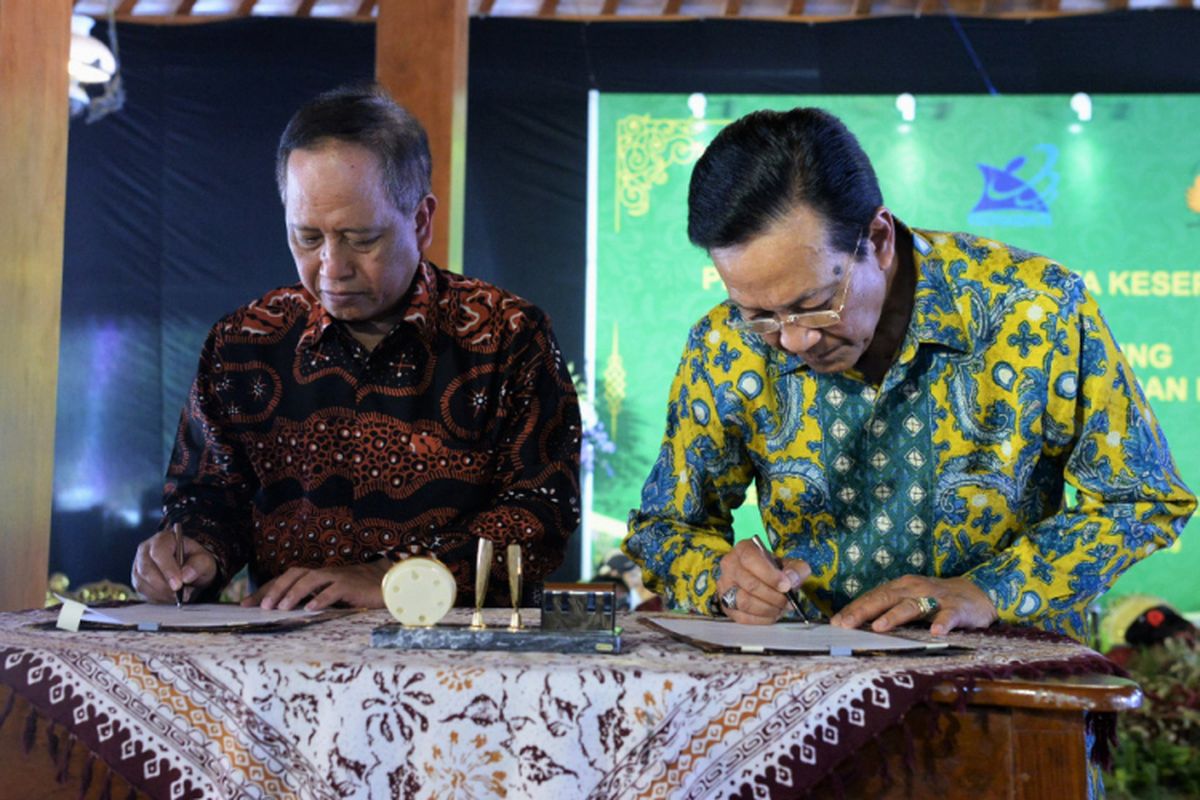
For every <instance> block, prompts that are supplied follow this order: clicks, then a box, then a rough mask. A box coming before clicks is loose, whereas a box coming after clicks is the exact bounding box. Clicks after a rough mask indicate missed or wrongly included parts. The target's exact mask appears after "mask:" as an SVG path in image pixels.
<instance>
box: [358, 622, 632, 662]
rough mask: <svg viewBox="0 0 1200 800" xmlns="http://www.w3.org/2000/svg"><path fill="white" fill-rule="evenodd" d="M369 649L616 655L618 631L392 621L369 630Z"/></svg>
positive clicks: (618, 650)
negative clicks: (413, 624)
mask: <svg viewBox="0 0 1200 800" xmlns="http://www.w3.org/2000/svg"><path fill="white" fill-rule="evenodd" d="M371 646H372V647H399V648H403V649H405V650H510V651H520V652H539V653H604V654H609V653H620V652H621V629H620V628H617V629H615V630H611V631H544V630H542V629H541V628H523V629H521V630H519V631H510V630H509V629H508V628H505V627H501V626H497V627H494V628H484V629H483V630H478V631H476V630H471V628H469V627H468V626H466V625H454V624H443V625H436V626H434V627H432V628H406V627H404V626H403V625H401V624H399V623H396V622H393V623H389V624H387V625H380V626H379V627H377V628H375V629H374V630H372V631H371Z"/></svg>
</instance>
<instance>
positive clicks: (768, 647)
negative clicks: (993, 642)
mask: <svg viewBox="0 0 1200 800" xmlns="http://www.w3.org/2000/svg"><path fill="white" fill-rule="evenodd" d="M649 622H650V624H651V625H654V626H655V627H658V628H661V629H663V630H665V631H667V632H668V633H671V634H674V635H676V636H678V637H681V638H683V639H686V640H688V641H689V642H691V643H694V644H696V645H698V646H700V647H705V646H707V647H710V648H713V649H720V650H734V651H740V652H743V653H767V652H771V653H814V654H822V655H835V656H838V655H852V654H854V653H863V652H873V653H877V652H900V651H906V650H907V651H912V650H944V649H946V648H947V647H949V644H947V643H946V642H921V641H917V640H914V639H905V638H903V637H901V636H887V635H884V634H881V633H871V632H870V631H861V630H852V629H846V628H836V627H834V626H832V625H827V624H809V623H803V622H778V623H776V624H774V625H739V624H738V623H736V622H733V621H732V620H727V619H710V618H708V617H690V616H673V615H665V616H656V617H654V618H653V619H651V620H649Z"/></svg>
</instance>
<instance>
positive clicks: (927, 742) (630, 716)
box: [0, 610, 1140, 800]
mask: <svg viewBox="0 0 1200 800" xmlns="http://www.w3.org/2000/svg"><path fill="white" fill-rule="evenodd" d="M453 614H454V615H455V619H456V621H461V622H465V621H466V620H467V618H468V615H467V613H466V612H465V611H455V612H453ZM530 616H532V618H533V619H532V621H533V624H536V614H532V615H530ZM52 618H53V613H52V612H49V611H34V612H22V613H13V614H0V717H7V719H6V720H3V721H0V734H2V736H0V756H2V758H3V763H5V764H6V765H7V764H9V763H13V762H16V761H17V760H18V759H19V760H20V762H19V763H21V769H19V770H7V769H6V770H5V773H6V774H7V775H6V777H5V779H4V781H3V783H0V796H6V787H7V788H8V790H11V791H13V792H17V791H18V790H16V789H14V788H13V787H14V786H15V785H16V784H14V783H13V782H12V781H14V780H17V778H14V777H12V774H13V773H14V772H16V773H20V774H28V775H33V774H34V773H39V772H40V773H41V774H43V775H46V774H48V775H57V777H58V778H59V779H60V780H61V781H62V783H61V784H58V783H54V782H49V783H46V782H45V781H44V779H42V778H36V779H35V778H29V781H31V782H32V781H33V780H37V781H39V782H40V783H39V784H38V786H39V787H40V788H36V791H37V792H40V793H33V794H30V793H27V792H28V791H35V789H34V788H32V787H31V788H28V789H23V790H20V792H21V793H19V794H18V793H14V794H13V795H12V796H21V797H54V796H60V795H55V794H54V793H55V792H57V791H60V790H61V791H62V794H61V796H64V797H66V796H69V797H75V796H77V795H78V794H79V793H80V788H81V786H82V788H85V789H87V791H88V792H90V793H91V794H90V795H89V796H97V797H98V796H101V795H103V794H105V793H108V794H110V795H111V796H114V797H117V798H120V797H123V796H125V793H126V792H127V791H128V790H129V789H135V790H137V791H136V792H135V793H134V794H135V796H138V793H141V795H142V796H149V797H176V798H201V797H204V798H208V797H271V798H276V797H296V798H340V797H379V798H387V797H414V798H416V797H438V798H466V797H490V796H502V795H506V796H507V797H509V798H526V797H528V798H541V797H547V798H556V799H557V798H584V797H593V798H625V797H647V798H649V797H672V798H675V797H678V798H706V797H712V798H727V797H745V798H751V797H795V796H802V795H803V793H804V792H806V791H809V790H816V792H818V793H823V792H824V791H825V790H826V789H836V788H838V787H840V788H841V789H842V790H843V792H844V794H845V796H847V797H859V796H870V797H883V796H897V797H919V796H931V797H934V796H936V797H941V798H945V797H949V796H959V795H961V794H963V793H964V790H966V789H969V790H970V792H971V795H972V796H974V797H979V798H984V797H1044V796H1051V795H1052V796H1054V797H1055V798H1056V800H1065V799H1066V798H1071V797H1079V796H1084V795H1085V794H1086V768H1085V749H1084V735H1085V726H1086V724H1087V722H1088V720H1091V721H1093V722H1095V721H1097V720H1099V721H1101V722H1105V721H1107V722H1111V721H1112V720H1111V717H1112V714H1113V712H1117V711H1120V710H1122V709H1125V708H1130V707H1134V706H1136V705H1137V704H1138V702H1140V694H1139V693H1138V690H1137V687H1136V686H1135V685H1133V684H1132V683H1130V682H1128V681H1124V680H1122V679H1120V678H1111V677H1110V678H1105V677H1103V674H1104V673H1112V672H1114V671H1115V668H1114V667H1113V666H1112V665H1111V663H1110V662H1108V661H1107V660H1105V659H1103V658H1102V657H1100V656H1099V655H1097V654H1096V653H1094V652H1093V651H1091V650H1088V649H1087V648H1085V647H1083V646H1081V645H1078V644H1075V643H1073V642H1069V641H1066V640H1062V639H1059V638H1057V637H1049V636H1047V635H1044V634H1035V633H1032V632H1022V631H1020V630H1000V631H989V632H985V633H980V632H969V633H955V634H952V635H951V637H950V638H951V641H952V642H953V643H956V644H963V645H966V646H969V647H972V648H975V649H974V650H973V651H971V652H970V653H966V654H957V655H948V656H911V655H909V656H901V657H887V658H882V657H868V658H834V657H816V658H814V657H802V658H801V657H785V656H761V655H759V656H750V655H727V654H719V655H712V654H706V653H703V652H700V651H698V650H695V649H693V648H691V647H689V646H687V645H684V644H681V643H678V642H675V641H673V640H670V639H668V638H666V637H665V636H663V635H662V634H660V633H658V632H656V631H653V630H650V629H648V628H645V627H644V626H642V625H640V624H639V623H638V622H637V620H636V617H635V616H633V615H631V616H627V617H625V618H624V619H623V620H622V622H623V624H624V626H625V629H626V632H625V634H624V637H623V638H624V652H622V653H621V654H620V655H597V656H578V655H564V654H554V653H486V652H479V653H464V652H448V651H425V652H400V651H396V650H386V649H373V648H371V647H370V646H369V639H370V631H371V629H372V628H373V627H374V626H376V625H378V624H381V623H383V622H385V621H387V619H388V618H387V616H386V613H385V612H363V613H359V614H354V615H352V616H348V617H343V618H340V619H335V620H330V621H327V622H323V623H320V624H317V625H313V626H310V627H308V628H304V629H301V630H296V631H292V632H288V633H285V634H240V635H239V634H166V633H157V634H138V633H125V632H108V631H104V632H101V631H91V632H80V633H78V634H68V633H64V632H61V631H55V630H46V629H39V628H37V627H31V625H33V624H35V623H39V622H45V621H47V620H50V619H52ZM459 618H460V619H459ZM506 620H507V612H502V611H500V610H495V611H494V612H491V614H490V616H489V621H490V622H494V623H496V624H503V623H504V622H505V621H506ZM909 633H910V635H926V636H927V635H928V634H927V633H925V634H921V633H920V632H918V631H915V630H914V631H911V632H909ZM1068 673H1088V674H1089V676H1090V677H1088V678H1087V679H1085V680H1081V679H1079V678H1076V679H1073V680H1067V681H1062V680H1059V681H1053V680H1048V679H1047V678H1046V676H1047V675H1053V674H1064V675H1065V674H1068ZM1020 675H1026V676H1029V677H1028V678H1026V679H1019V678H1018V676H1020ZM958 705H963V706H964V707H963V708H961V709H960V710H954V711H951V710H950V709H953V708H955V707H956V706H958ZM6 708H7V709H8V710H7V711H6ZM939 709H940V712H939ZM30 726H32V728H33V730H32V735H30ZM72 741H75V742H77V744H76V745H75V746H74V747H73V748H68V744H69V743H71V742H72ZM26 745H28V746H29V752H28V754H24V753H23V752H22V751H23V750H24V749H25V746H26ZM93 762H94V763H93ZM89 764H91V767H90V769H89V766H88V765H89ZM39 765H40V766H39ZM85 771H86V772H88V773H89V774H87V775H84V772H85ZM85 778H86V779H87V780H86V781H85V780H84V779H85ZM56 787H57V788H56Z"/></svg>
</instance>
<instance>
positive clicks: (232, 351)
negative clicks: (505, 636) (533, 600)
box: [165, 263, 580, 604]
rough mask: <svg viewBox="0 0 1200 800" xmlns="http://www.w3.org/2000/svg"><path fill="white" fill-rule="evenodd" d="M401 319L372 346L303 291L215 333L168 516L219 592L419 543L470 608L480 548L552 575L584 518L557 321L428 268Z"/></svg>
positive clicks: (271, 298) (195, 389)
mask: <svg viewBox="0 0 1200 800" xmlns="http://www.w3.org/2000/svg"><path fill="white" fill-rule="evenodd" d="M402 309H403V318H402V321H401V322H399V323H398V324H397V325H396V326H395V327H394V328H393V329H392V330H391V331H390V332H389V333H388V335H387V336H386V337H385V338H384V339H383V340H382V341H381V342H380V343H379V344H378V345H377V346H376V347H375V348H374V349H373V350H367V349H366V348H365V347H363V346H362V345H361V344H360V343H359V342H358V341H357V340H355V339H354V338H353V337H352V336H351V335H350V334H349V333H348V332H347V330H346V329H345V328H344V327H343V326H342V324H341V323H339V322H338V321H336V320H335V319H333V318H332V317H331V316H330V315H329V313H328V312H327V311H325V310H324V309H323V308H322V307H321V305H320V303H319V301H318V300H317V299H316V298H315V297H313V295H311V294H310V293H309V292H307V291H306V290H305V289H304V288H303V287H301V286H293V287H289V288H284V289H277V290H275V291H273V292H270V293H269V294H267V295H266V296H264V297H263V298H261V299H259V300H257V301H255V302H254V303H251V304H250V305H248V306H246V307H244V308H242V309H240V310H238V311H236V312H235V313H233V314H231V315H229V316H228V317H226V318H224V319H222V320H221V321H220V322H218V323H217V324H216V325H215V326H214V327H213V329H212V331H211V332H210V334H209V336H208V340H207V341H206V343H205V345H204V350H203V353H202V355H201V359H200V367H199V370H198V373H197V377H196V380H195V383H194V384H193V386H192V389H191V393H190V395H189V398H188V402H187V406H186V408H185V409H184V411H183V415H182V419H181V422H180V427H179V433H178V437H177V439H176V443H175V450H174V454H173V455H172V458H171V464H170V467H169V470H168V483H167V487H166V495H165V512H166V520H167V522H168V523H171V522H176V521H182V522H183V523H184V527H185V530H186V531H187V532H188V534H189V535H192V536H195V537H196V538H197V539H198V540H200V541H201V542H202V543H203V544H205V545H206V546H207V547H208V548H209V549H210V550H211V551H212V552H213V554H214V555H215V556H216V558H217V562H218V566H219V573H220V574H219V576H218V580H217V582H216V585H220V584H222V583H223V582H224V581H226V580H228V578H229V577H231V576H232V575H233V574H234V573H236V572H237V571H238V570H239V569H240V568H241V567H242V566H243V565H244V564H247V563H248V564H249V566H250V573H251V577H252V578H254V579H255V581H256V582H262V581H265V580H269V579H270V578H272V577H275V576H277V575H280V574H282V573H283V572H284V571H286V570H287V569H288V568H289V567H291V566H304V567H327V566H339V565H345V564H353V563H359V562H362V561H366V560H370V559H373V558H377V557H378V556H379V554H381V553H406V552H410V551H411V550H412V549H413V548H417V549H419V550H421V551H423V552H427V553H432V554H435V555H437V556H438V557H440V558H441V559H442V560H443V561H444V562H445V563H446V565H447V566H448V567H450V569H451V570H452V571H453V572H454V573H455V576H456V578H457V579H458V583H459V600H460V602H470V600H471V599H472V597H473V593H474V588H473V572H474V561H475V549H476V541H477V539H478V538H479V537H485V538H488V539H492V540H494V541H496V542H497V543H498V544H500V545H506V544H510V543H514V542H516V543H520V544H521V545H522V547H523V555H524V563H523V566H524V569H525V574H526V577H527V578H528V579H529V580H531V581H535V580H538V579H540V578H541V577H543V576H544V575H546V574H548V573H549V572H551V571H552V570H553V569H554V568H555V567H557V566H558V564H559V563H561V561H562V558H563V554H564V549H565V544H566V540H567V537H568V536H569V535H570V534H571V533H572V532H574V530H575V527H576V525H577V524H578V520H579V436H580V424H579V407H578V402H577V400H576V397H575V391H574V388H573V384H572V381H571V378H570V375H569V374H568V371H567V369H566V366H565V363H564V361H563V358H562V354H561V352H560V351H559V348H558V344H557V342H556V340H555V338H554V334H553V332H552V330H551V328H550V323H549V320H548V319H547V318H546V317H545V315H544V314H543V313H542V312H541V311H540V310H539V309H538V308H536V307H535V306H533V305H532V304H530V303H528V302H526V301H524V300H521V299H520V298H518V297H516V296H514V295H511V294H508V293H506V292H504V291H502V290H500V289H498V288H496V287H494V286H491V285H489V284H486V283H484V282H482V281H479V280H473V279H469V278H464V277H461V276H457V275H453V274H451V273H448V272H445V271H444V270H440V269H437V268H436V267H433V266H432V265H430V264H428V263H423V264H421V266H420V268H419V270H418V272H417V274H416V276H415V278H414V280H413V285H412V287H411V288H410V289H409V292H408V293H407V295H406V296H405V298H404V299H403V300H402ZM498 549H499V550H500V551H501V553H503V548H498ZM496 570H497V574H496V579H495V580H493V581H492V582H491V585H492V587H493V588H494V589H495V590H496V591H495V592H494V594H495V598H493V599H494V601H495V602H496V603H497V604H499V603H500V602H507V601H506V600H504V599H503V598H504V597H506V592H507V589H506V588H505V587H506V585H507V584H506V582H505V581H504V580H503V568H502V566H501V565H500V564H499V563H498V564H497V566H496Z"/></svg>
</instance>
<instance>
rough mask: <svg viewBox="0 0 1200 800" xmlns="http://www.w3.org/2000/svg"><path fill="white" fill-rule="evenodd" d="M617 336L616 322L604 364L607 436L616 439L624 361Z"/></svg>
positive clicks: (623, 399) (622, 388) (621, 398)
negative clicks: (610, 346) (609, 349)
mask: <svg viewBox="0 0 1200 800" xmlns="http://www.w3.org/2000/svg"><path fill="white" fill-rule="evenodd" d="M618 345H619V341H618V337H617V323H615V322H614V323H613V342H612V353H610V354H609V356H608V363H606V364H605V365H604V402H605V404H606V405H607V406H608V429H609V432H610V433H609V438H610V439H611V440H612V441H614V442H615V441H617V419H618V418H619V417H620V416H621V404H622V403H623V402H624V401H625V362H624V361H623V360H622V359H621V351H620V348H619V346H618Z"/></svg>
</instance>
